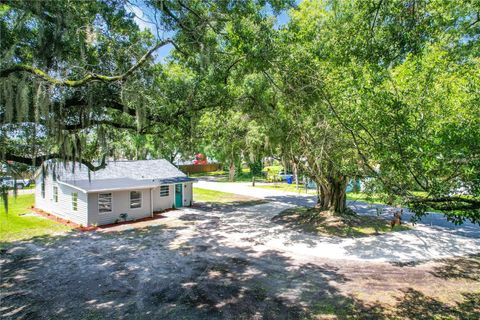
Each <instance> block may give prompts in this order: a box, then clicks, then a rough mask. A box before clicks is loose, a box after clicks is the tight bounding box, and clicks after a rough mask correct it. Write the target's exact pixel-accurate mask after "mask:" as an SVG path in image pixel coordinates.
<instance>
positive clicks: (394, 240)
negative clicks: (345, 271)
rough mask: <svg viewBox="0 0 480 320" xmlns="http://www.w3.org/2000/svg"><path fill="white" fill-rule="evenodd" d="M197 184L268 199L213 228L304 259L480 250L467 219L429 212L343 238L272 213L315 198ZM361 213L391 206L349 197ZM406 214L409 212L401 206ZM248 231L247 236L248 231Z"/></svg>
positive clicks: (476, 231)
mask: <svg viewBox="0 0 480 320" xmlns="http://www.w3.org/2000/svg"><path fill="white" fill-rule="evenodd" d="M196 187H199V188H205V189H211V190H218V191H224V192H232V193H236V194H241V195H246V196H254V197H258V198H263V199H267V200H270V201H271V202H270V203H267V204H262V205H258V206H253V207H248V208H240V209H238V210H236V211H235V212H231V211H230V212H224V213H223V214H222V215H221V219H222V221H223V222H225V226H228V227H225V228H224V229H219V230H217V231H216V232H218V233H221V234H223V236H225V237H226V238H229V239H231V240H232V241H234V242H235V241H236V242H237V243H238V242H241V241H246V240H247V241H248V240H249V239H251V240H252V241H255V244H257V245H263V246H266V247H267V248H269V249H275V250H279V251H289V252H290V253H291V254H293V255H301V256H304V257H305V258H306V259H307V258H308V259H309V260H310V259H313V260H315V259H321V258H331V259H348V260H364V261H389V262H407V261H421V260H429V259H438V258H446V257H451V256H460V255H469V254H478V253H480V227H479V226H476V225H474V224H471V223H466V224H465V225H462V226H455V225H454V224H452V223H449V222H448V221H446V220H445V218H444V217H443V216H442V215H440V214H430V215H428V216H427V217H426V218H425V219H424V220H423V221H421V222H420V223H418V224H417V225H416V226H415V228H414V229H413V230H409V231H402V232H394V233H389V234H385V235H380V236H376V237H368V238H357V239H342V238H335V237H334V238H332V237H320V236H316V235H311V234H306V233H302V232H298V231H293V230H289V229H286V228H284V227H283V226H280V225H277V224H274V223H272V222H271V218H272V217H273V216H275V215H276V214H278V213H279V212H281V211H283V210H285V209H286V208H288V207H291V206H295V205H314V204H315V197H314V196H311V195H305V194H296V193H292V192H282V191H278V190H272V189H261V188H253V187H251V186H249V184H243V183H217V182H209V181H199V182H198V183H197V184H196ZM349 205H350V206H351V207H352V208H353V209H354V210H355V211H357V212H358V213H359V214H375V213H376V208H377V207H382V208H383V209H384V212H385V213H384V214H383V215H384V216H389V215H391V214H392V212H393V208H389V207H387V206H379V205H368V204H365V203H362V202H350V203H349ZM405 215H406V216H407V217H408V216H410V215H411V213H410V212H408V210H406V211H405ZM246 235H248V236H246Z"/></svg>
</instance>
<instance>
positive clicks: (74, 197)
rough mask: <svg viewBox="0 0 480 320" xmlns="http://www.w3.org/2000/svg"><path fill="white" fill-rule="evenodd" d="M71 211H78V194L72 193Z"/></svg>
mask: <svg viewBox="0 0 480 320" xmlns="http://www.w3.org/2000/svg"><path fill="white" fill-rule="evenodd" d="M72 210H73V211H78V192H72Z"/></svg>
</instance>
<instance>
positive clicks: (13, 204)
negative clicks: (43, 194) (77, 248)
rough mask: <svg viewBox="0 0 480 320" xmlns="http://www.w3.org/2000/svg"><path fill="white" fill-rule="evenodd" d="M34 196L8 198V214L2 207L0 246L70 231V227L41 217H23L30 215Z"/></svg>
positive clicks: (0, 215)
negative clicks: (25, 214)
mask: <svg viewBox="0 0 480 320" xmlns="http://www.w3.org/2000/svg"><path fill="white" fill-rule="evenodd" d="M34 199H35V198H34V195H33V194H24V195H18V196H17V197H16V198H15V197H13V196H9V197H8V205H9V209H8V213H7V212H5V209H4V207H3V205H1V207H0V246H1V243H2V242H11V241H16V240H25V239H30V238H33V237H36V236H42V235H47V234H53V233H58V232H61V231H67V230H70V228H69V227H67V226H65V225H63V224H60V223H57V222H55V221H52V220H48V219H46V218H44V217H39V216H21V214H24V213H29V212H30V208H31V207H32V206H33V204H34V201H35V200H34Z"/></svg>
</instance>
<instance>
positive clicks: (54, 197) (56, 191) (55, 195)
mask: <svg viewBox="0 0 480 320" xmlns="http://www.w3.org/2000/svg"><path fill="white" fill-rule="evenodd" d="M53 201H55V202H58V187H57V186H54V187H53Z"/></svg>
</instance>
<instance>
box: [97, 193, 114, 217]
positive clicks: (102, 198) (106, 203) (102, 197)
mask: <svg viewBox="0 0 480 320" xmlns="http://www.w3.org/2000/svg"><path fill="white" fill-rule="evenodd" d="M98 212H100V213H105V212H112V194H111V193H99V194H98Z"/></svg>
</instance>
